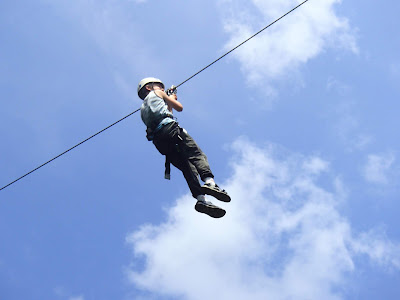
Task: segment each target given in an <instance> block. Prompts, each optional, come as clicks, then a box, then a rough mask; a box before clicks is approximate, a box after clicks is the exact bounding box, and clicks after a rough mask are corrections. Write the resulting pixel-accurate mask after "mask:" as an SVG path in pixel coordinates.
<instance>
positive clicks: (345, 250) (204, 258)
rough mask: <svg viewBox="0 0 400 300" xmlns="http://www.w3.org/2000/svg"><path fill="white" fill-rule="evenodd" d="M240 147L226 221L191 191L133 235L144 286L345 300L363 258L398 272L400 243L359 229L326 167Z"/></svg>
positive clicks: (138, 281) (137, 278) (185, 292)
mask: <svg viewBox="0 0 400 300" xmlns="http://www.w3.org/2000/svg"><path fill="white" fill-rule="evenodd" d="M232 149H233V151H234V153H235V155H234V159H233V160H232V168H233V175H232V177H231V178H230V179H229V180H228V181H227V182H225V184H224V187H225V188H227V190H228V191H229V192H230V194H231V195H232V199H233V201H232V202H231V203H229V204H226V205H224V207H225V208H226V209H227V215H226V216H225V217H224V218H222V219H218V220H215V219H211V218H208V217H207V216H205V215H201V214H198V213H196V212H195V211H194V209H193V206H194V200H193V199H192V198H191V197H190V196H189V195H187V196H184V197H182V198H180V199H178V200H177V202H176V203H175V205H174V206H173V207H171V208H170V209H169V210H168V211H167V212H168V216H167V220H166V221H165V222H164V223H162V224H159V225H144V226H143V227H141V228H140V229H139V230H137V231H135V232H133V233H131V234H130V235H129V236H128V237H127V241H128V242H129V243H130V245H131V246H132V248H133V251H134V254H135V259H134V261H133V262H132V267H131V269H130V271H129V273H128V275H129V278H130V280H131V282H132V283H133V284H135V285H136V287H138V288H141V289H144V290H147V291H149V292H151V293H153V294H156V295H160V296H170V297H175V298H179V297H183V298H184V299H233V300H235V299H263V300H265V299H274V300H275V299H340V298H341V293H344V290H345V289H346V286H345V279H346V278H347V276H349V274H351V273H352V272H354V270H356V269H357V268H359V267H360V266H358V265H357V263H356V262H355V258H356V257H357V256H358V255H360V254H366V255H367V256H368V257H370V259H371V260H372V261H374V262H377V263H378V264H381V265H390V266H392V267H395V268H399V267H400V266H399V263H398V262H399V257H400V255H399V253H400V252H399V251H398V250H399V246H398V244H397V243H396V242H393V241H390V240H389V239H387V238H385V237H384V236H383V234H380V233H379V232H376V231H371V232H361V233H356V232H354V230H353V229H352V227H351V224H350V222H349V221H348V220H347V219H346V218H345V217H343V216H342V215H341V214H340V211H339V210H338V208H337V207H338V205H339V203H341V202H342V201H345V199H346V193H345V188H344V187H343V186H344V184H343V182H341V181H340V180H339V179H338V178H335V176H334V174H331V173H330V169H329V163H328V162H326V161H325V160H323V159H321V158H319V157H315V156H312V157H304V156H301V155H298V154H293V153H288V152H287V151H285V150H284V149H280V148H278V147H277V146H274V145H267V146H266V147H263V148H260V147H257V146H256V145H254V144H252V143H250V142H248V141H247V140H246V139H239V140H237V141H236V142H235V143H234V144H233V146H232ZM321 178H323V179H326V180H321V181H323V182H330V185H329V186H324V187H323V186H321V185H319V184H318V182H320V179H321ZM300 274H301V276H299V275H300Z"/></svg>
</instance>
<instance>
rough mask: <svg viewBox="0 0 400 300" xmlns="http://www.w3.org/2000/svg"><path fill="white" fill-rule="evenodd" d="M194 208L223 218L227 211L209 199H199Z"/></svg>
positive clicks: (214, 216)
mask: <svg viewBox="0 0 400 300" xmlns="http://www.w3.org/2000/svg"><path fill="white" fill-rule="evenodd" d="M194 209H195V210H196V211H198V212H200V213H203V214H206V215H209V216H210V217H213V218H222V217H223V216H225V213H226V211H225V210H224V209H222V208H221V207H218V206H216V205H214V204H212V203H211V202H209V201H197V203H196V205H195V207H194Z"/></svg>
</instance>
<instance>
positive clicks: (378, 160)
mask: <svg viewBox="0 0 400 300" xmlns="http://www.w3.org/2000/svg"><path fill="white" fill-rule="evenodd" d="M394 161H395V156H394V154H393V153H386V154H380V155H377V154H370V155H368V157H367V162H366V165H365V167H364V169H363V175H364V178H365V179H366V180H367V181H369V182H372V183H378V184H387V183H389V181H390V180H389V174H390V171H391V168H392V166H393V163H394Z"/></svg>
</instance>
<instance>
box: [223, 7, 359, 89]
mask: <svg viewBox="0 0 400 300" xmlns="http://www.w3.org/2000/svg"><path fill="white" fill-rule="evenodd" d="M300 2H301V1H298V0H286V1H281V0H274V1H270V0H268V1H267V0H251V1H241V0H221V1H220V3H221V7H222V9H221V10H222V11H223V12H224V15H223V16H224V28H225V31H226V32H227V33H228V34H229V35H230V39H229V41H228V43H227V44H226V48H227V49H231V48H233V47H234V46H236V45H238V44H239V43H240V42H242V41H244V40H245V39H246V38H248V37H250V36H251V35H252V34H254V33H255V32H257V31H258V30H260V29H261V28H263V27H265V26H266V25H267V24H269V23H270V22H272V21H273V20H275V19H277V18H278V17H280V16H281V15H283V14H284V13H286V12H287V11H289V10H290V9H292V8H294V7H295V6H296V5H298V4H299V3H300ZM340 2H341V1H340V0H325V1H309V2H307V3H305V4H304V5H302V6H301V7H300V8H298V9H297V10H295V11H294V12H293V13H291V14H290V15H288V16H286V17H285V18H283V19H281V20H280V21H279V22H278V23H276V24H274V25H273V26H271V27H269V28H268V29H267V30H266V31H264V32H262V33H261V34H259V35H258V36H257V37H255V38H254V39H252V40H251V41H249V42H247V43H246V44H245V45H243V46H241V47H240V48H238V49H237V50H235V51H234V52H233V55H234V56H235V57H236V58H237V59H238V60H239V61H240V63H241V65H242V71H243V73H244V74H246V78H247V79H248V81H249V82H250V83H252V84H257V85H262V86H264V87H265V86H269V88H270V89H272V88H271V87H270V86H271V80H274V79H279V78H282V77H286V76H288V75H293V73H295V72H296V70H298V68H299V67H300V66H301V65H303V64H305V63H306V62H307V61H309V60H310V59H312V58H314V57H315V56H317V55H318V54H320V53H321V52H323V51H325V50H326V49H328V48H331V47H340V48H344V49H348V50H350V51H352V52H354V53H357V52H358V49H357V45H356V39H355V35H354V30H353V29H352V28H351V27H350V25H349V21H348V20H347V19H346V18H343V17H340V16H338V15H337V13H336V12H335V10H334V7H335V5H337V4H339V3H340Z"/></svg>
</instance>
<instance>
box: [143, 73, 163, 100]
mask: <svg viewBox="0 0 400 300" xmlns="http://www.w3.org/2000/svg"><path fill="white" fill-rule="evenodd" d="M148 83H161V84H162V86H163V89H164V88H165V86H164V83H163V82H162V81H161V80H160V79H158V78H154V77H146V78H143V79H142V80H140V82H139V84H138V88H137V93H138V96H139V97H140V90H141V89H142V88H144V86H145V85H146V84H148ZM140 98H141V97H140Z"/></svg>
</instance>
